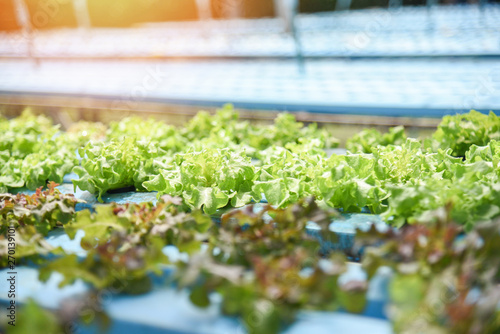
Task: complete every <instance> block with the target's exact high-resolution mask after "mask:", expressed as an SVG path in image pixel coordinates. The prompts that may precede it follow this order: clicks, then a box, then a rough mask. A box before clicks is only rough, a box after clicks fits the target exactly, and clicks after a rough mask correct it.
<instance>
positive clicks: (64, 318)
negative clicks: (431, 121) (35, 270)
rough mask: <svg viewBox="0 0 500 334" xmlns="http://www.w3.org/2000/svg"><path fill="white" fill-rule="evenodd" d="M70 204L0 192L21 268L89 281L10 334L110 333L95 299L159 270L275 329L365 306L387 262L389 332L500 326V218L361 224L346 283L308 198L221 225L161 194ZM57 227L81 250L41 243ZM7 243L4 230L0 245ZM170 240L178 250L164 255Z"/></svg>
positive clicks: (447, 216) (258, 327)
mask: <svg viewBox="0 0 500 334" xmlns="http://www.w3.org/2000/svg"><path fill="white" fill-rule="evenodd" d="M77 203H78V200H76V199H75V198H74V197H73V196H72V195H62V194H61V193H60V192H59V191H58V190H57V189H55V184H51V185H50V187H49V190H47V191H42V189H39V190H38V191H37V192H36V193H35V194H34V195H31V196H30V195H16V196H10V195H3V197H1V198H0V213H1V222H2V229H3V231H2V232H5V229H6V228H7V227H8V226H12V227H14V228H15V229H16V239H17V241H18V246H17V250H16V253H17V254H16V256H17V260H18V265H23V264H30V265H33V264H35V265H36V266H38V267H39V272H40V279H41V280H42V281H45V280H47V279H48V278H49V277H50V275H51V274H52V273H53V272H59V273H60V274H62V275H63V277H64V279H63V281H62V282H61V284H60V286H61V287H62V286H65V285H67V284H71V283H73V282H75V281H76V280H83V281H84V282H86V283H87V284H89V286H91V287H92V288H93V289H92V291H91V293H90V294H89V295H88V296H87V297H85V299H83V300H81V301H79V302H75V303H74V304H72V307H69V306H68V307H66V308H65V310H63V311H60V312H56V313H51V312H49V311H46V310H43V309H42V308H40V307H39V306H38V305H36V303H34V302H29V303H28V304H27V305H26V306H25V309H23V310H22V311H21V312H20V313H19V319H18V324H19V326H16V327H13V328H12V333H26V330H29V332H30V333H35V334H36V333H46V332H47V330H48V329H50V332H51V333H64V332H68V331H69V330H75V329H77V327H76V326H79V325H80V324H82V323H85V322H96V321H98V322H100V323H101V325H102V326H104V328H106V326H108V325H109V324H110V322H109V320H110V319H108V317H107V316H106V314H105V313H104V312H103V308H102V306H101V305H99V303H100V302H102V298H103V297H102V296H108V295H109V294H117V293H126V294H141V293H145V292H147V291H149V290H150V289H151V288H152V286H153V283H152V280H153V277H154V275H164V276H165V272H168V273H169V274H168V275H167V277H168V279H167V281H166V282H164V283H163V284H168V285H171V284H174V285H175V286H176V287H177V288H178V289H180V290H181V289H182V290H188V291H189V293H190V300H191V302H192V303H193V304H194V305H196V306H198V307H200V308H205V307H208V306H210V305H211V303H212V302H213V301H214V298H213V296H214V295H215V294H216V295H219V296H220V299H221V302H220V309H221V312H222V313H223V314H226V315H230V316H237V317H239V318H240V319H241V321H242V323H243V324H244V325H245V328H246V330H247V331H248V332H249V333H264V334H266V333H278V332H279V331H281V330H283V329H284V328H286V327H287V326H289V325H290V324H292V323H293V322H294V320H295V319H296V316H297V313H298V312H299V311H301V310H323V311H331V310H337V309H345V310H348V311H350V312H362V311H363V309H364V308H365V305H366V301H367V287H368V285H369V282H370V280H371V279H372V278H373V277H374V276H375V274H376V273H377V272H378V271H379V270H380V269H381V268H382V267H384V268H387V267H389V268H391V270H392V278H391V283H390V286H389V294H390V302H389V309H388V315H389V318H390V320H391V321H392V323H393V328H394V330H395V332H397V333H495V332H497V331H500V312H499V310H498V302H499V300H500V290H499V286H500V285H499V283H500V281H499V280H500V259H499V257H498V252H499V251H500V249H499V247H500V220H498V219H497V220H494V221H488V222H485V223H483V224H478V225H475V226H474V227H473V228H472V229H471V230H470V231H469V232H468V233H465V229H464V226H462V225H460V224H457V223H456V222H454V221H453V218H452V215H451V207H450V206H447V207H441V208H439V209H437V210H435V211H433V212H432V213H431V214H430V216H432V219H430V221H432V222H429V221H423V222H415V223H414V224H412V225H405V226H403V227H401V228H400V229H397V230H396V229H390V230H388V231H387V232H383V233H382V232H379V231H377V230H376V229H375V228H372V229H371V230H369V231H364V232H363V231H357V236H356V245H355V247H356V248H358V249H361V248H362V249H364V254H363V256H362V262H361V263H362V267H363V268H364V270H365V271H366V273H367V276H368V280H367V281H349V282H345V281H343V280H342V279H340V278H341V276H342V274H344V273H345V272H346V269H347V265H348V262H347V259H346V257H345V255H344V254H342V253H339V252H333V251H327V250H325V249H324V247H320V245H319V244H318V241H317V240H315V239H314V238H312V237H311V236H310V234H309V233H307V231H306V224H307V223H308V222H310V221H313V222H315V223H317V224H318V226H319V227H320V228H321V235H322V237H323V238H326V239H328V240H330V241H335V238H336V235H335V234H334V233H332V232H331V231H330V229H329V228H328V227H329V225H330V224H331V221H332V218H336V219H339V214H338V212H336V211H335V210H332V209H329V210H325V209H321V208H320V207H319V206H318V203H317V202H316V201H315V200H314V199H313V198H308V199H301V200H299V201H297V202H296V203H294V204H292V205H288V206H287V207H286V208H283V209H280V208H276V207H273V206H271V205H264V207H263V208H262V207H259V208H258V209H257V207H256V206H254V205H250V206H245V207H244V208H242V209H237V210H232V211H229V212H228V213H227V214H224V215H223V216H222V219H221V222H220V224H214V223H212V221H211V219H210V217H209V216H208V215H206V214H205V213H203V212H202V211H201V210H191V209H190V207H189V206H188V205H186V203H184V202H183V200H182V199H181V198H178V197H171V196H168V195H165V196H162V197H161V198H160V200H159V201H158V203H157V204H156V206H154V205H152V204H151V203H143V204H127V205H118V204H110V205H100V206H97V207H96V211H95V212H90V211H88V210H84V211H79V212H75V206H76V204H77ZM52 229H64V230H65V232H66V233H67V234H68V236H69V237H70V238H74V237H75V234H76V231H78V230H83V231H84V232H85V236H84V237H83V239H82V240H81V246H82V248H83V249H85V250H86V255H85V256H80V257H79V256H77V255H75V254H70V253H66V252H65V251H64V250H63V249H61V248H57V249H54V248H52V247H50V246H49V245H48V244H47V243H46V242H45V241H44V239H43V238H44V236H45V235H46V234H47V233H48V231H50V230H52ZM7 242H8V236H7V235H6V234H5V233H2V235H1V236H0V243H1V244H2V246H4V245H6V243H7ZM167 246H173V247H176V248H177V249H178V250H179V252H180V253H181V254H183V255H185V256H178V257H176V258H173V257H171V256H166V255H165V253H164V252H163V250H164V249H165V247H167ZM5 249H6V247H5V248H4V247H2V253H1V256H2V262H1V263H2V267H4V266H5V265H6V263H7V252H6V251H4V250H5ZM172 268H173V269H174V270H173V271H172ZM99 296H100V297H99ZM69 310H70V311H69ZM76 324H78V325H76ZM37 331H38V332H37Z"/></svg>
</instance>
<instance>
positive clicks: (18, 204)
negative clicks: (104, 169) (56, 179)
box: [0, 183, 78, 268]
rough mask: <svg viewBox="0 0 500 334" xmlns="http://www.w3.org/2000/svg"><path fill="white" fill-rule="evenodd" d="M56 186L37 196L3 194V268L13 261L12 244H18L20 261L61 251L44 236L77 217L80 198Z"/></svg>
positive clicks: (0, 204) (0, 227) (0, 201)
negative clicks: (9, 259) (9, 257)
mask: <svg viewBox="0 0 500 334" xmlns="http://www.w3.org/2000/svg"><path fill="white" fill-rule="evenodd" d="M56 186H57V184H55V183H50V184H49V189H48V190H46V191H42V189H41V188H39V189H37V192H36V193H35V194H33V195H24V194H18V195H10V194H0V232H1V235H0V246H1V248H0V256H1V260H0V267H2V268H3V267H6V266H7V265H8V263H9V261H8V255H9V245H11V246H13V245H15V257H16V261H17V262H18V263H23V262H24V261H27V260H31V261H32V262H40V261H41V260H42V258H43V256H46V255H48V254H50V253H52V254H59V253H60V252H61V250H60V249H54V248H53V247H52V246H50V245H49V244H48V243H47V241H45V239H44V236H47V234H48V232H49V231H51V230H53V229H55V228H56V227H59V226H63V224H67V223H68V222H70V221H71V220H72V219H73V217H74V214H75V205H76V204H77V203H78V201H77V200H76V199H75V197H74V196H73V195H63V194H61V193H60V192H59V190H57V189H56V188H55V187H56ZM10 248H12V247H10Z"/></svg>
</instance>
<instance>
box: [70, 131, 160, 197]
mask: <svg viewBox="0 0 500 334" xmlns="http://www.w3.org/2000/svg"><path fill="white" fill-rule="evenodd" d="M78 152H79V154H80V156H81V157H83V159H82V161H81V166H77V167H75V168H74V169H73V171H74V172H75V173H76V174H77V175H78V176H79V179H78V180H73V184H74V186H75V189H76V187H78V188H80V189H81V190H88V191H89V192H91V193H98V196H99V200H100V201H102V199H101V196H102V195H103V194H104V193H106V191H108V190H112V189H118V188H123V187H127V186H135V187H136V188H137V189H138V190H144V188H143V186H142V182H143V181H144V179H143V178H144V176H143V174H142V173H143V172H144V170H148V171H151V170H152V169H154V167H153V166H152V164H151V163H152V161H153V159H154V158H156V157H158V156H159V155H160V154H162V152H163V151H162V150H161V149H159V148H158V147H156V146H155V145H151V144H150V143H146V142H138V141H137V140H136V139H135V138H126V139H123V140H120V141H119V140H112V141H110V142H108V143H104V142H99V143H92V142H89V143H88V144H87V145H86V146H85V147H83V148H80V149H79V150H78Z"/></svg>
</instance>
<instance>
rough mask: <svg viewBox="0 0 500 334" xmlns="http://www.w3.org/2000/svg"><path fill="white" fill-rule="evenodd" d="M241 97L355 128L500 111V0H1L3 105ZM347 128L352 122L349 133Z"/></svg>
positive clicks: (170, 110)
mask: <svg viewBox="0 0 500 334" xmlns="http://www.w3.org/2000/svg"><path fill="white" fill-rule="evenodd" d="M224 103H233V104H234V105H235V106H236V107H237V108H238V109H240V110H241V113H242V116H243V118H249V119H262V120H266V119H270V118H272V117H273V116H274V113H276V112H281V111H289V112H294V113H296V116H297V118H298V119H299V120H302V121H305V122H310V121H316V122H320V123H322V124H328V125H329V126H332V127H336V131H340V132H342V131H347V132H353V131H357V130H359V128H360V127H363V126H367V125H370V126H379V127H387V126H391V125H398V124H403V125H406V126H408V127H409V128H410V129H416V130H415V131H420V130H422V131H425V130H426V129H431V128H432V127H434V126H435V125H436V124H437V123H438V122H439V118H440V117H442V116H443V115H446V114H454V113H456V112H461V111H463V112H466V111H468V110H470V109H476V110H480V111H482V112H488V111H490V110H493V111H495V112H496V113H497V114H498V113H499V111H500V4H499V3H498V1H493V0H473V1H461V0H460V1H459V0H456V1H455V0H444V1H440V0H0V110H1V111H2V112H3V113H4V114H7V115H14V114H17V113H19V112H20V111H21V110H22V109H23V108H24V107H25V106H31V107H32V108H33V109H34V110H35V111H42V112H45V113H49V114H50V115H51V116H52V117H54V118H55V119H56V120H57V121H58V122H60V123H62V124H63V127H65V126H68V125H69V124H70V123H71V122H74V121H76V120H79V119H85V120H95V121H97V120H102V121H105V122H106V121H109V120H112V119H119V118H123V117H124V116H126V115H129V114H132V113H138V114H142V115H145V116H149V115H154V116H155V117H158V118H164V119H168V120H169V121H171V122H173V123H176V122H183V121H184V120H185V119H186V118H187V117H190V116H192V115H193V114H194V113H195V112H196V111H198V110H199V109H202V108H208V109H213V108H214V107H218V106H222V105H223V104H224ZM337 135H338V136H340V137H342V135H341V134H337Z"/></svg>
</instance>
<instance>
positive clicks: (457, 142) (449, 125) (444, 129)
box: [432, 110, 500, 157]
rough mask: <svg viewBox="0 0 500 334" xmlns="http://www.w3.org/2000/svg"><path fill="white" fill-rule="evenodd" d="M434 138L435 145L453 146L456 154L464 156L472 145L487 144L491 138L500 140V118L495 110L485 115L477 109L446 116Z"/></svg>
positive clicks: (441, 146)
mask: <svg viewBox="0 0 500 334" xmlns="http://www.w3.org/2000/svg"><path fill="white" fill-rule="evenodd" d="M432 139H433V140H434V141H435V143H436V144H435V145H434V146H436V145H437V146H438V147H440V148H443V149H447V148H451V149H452V153H453V155H454V156H457V157H464V156H465V153H466V152H467V151H468V150H469V147H470V146H472V145H477V146H486V145H488V143H489V142H490V141H491V140H497V141H498V140H500V118H499V117H498V116H496V115H495V114H494V113H493V112H490V114H489V115H484V114H482V113H480V112H477V111H475V110H471V111H470V112H469V113H467V114H457V115H455V116H444V117H443V120H442V122H441V124H439V126H438V129H437V131H436V132H435V133H434V135H433V136H432Z"/></svg>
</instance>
